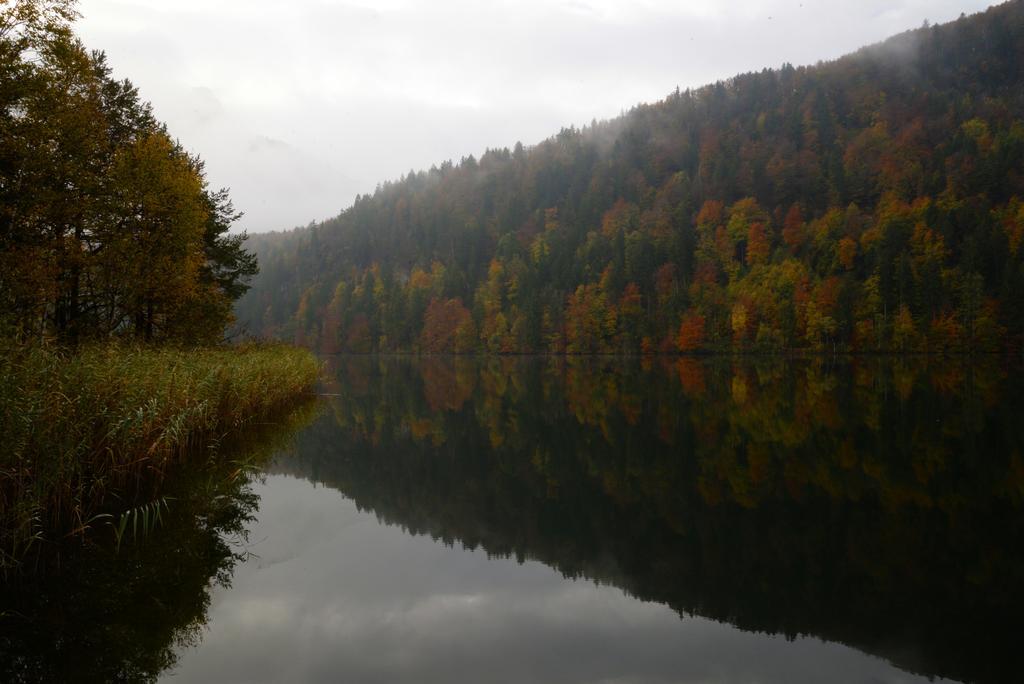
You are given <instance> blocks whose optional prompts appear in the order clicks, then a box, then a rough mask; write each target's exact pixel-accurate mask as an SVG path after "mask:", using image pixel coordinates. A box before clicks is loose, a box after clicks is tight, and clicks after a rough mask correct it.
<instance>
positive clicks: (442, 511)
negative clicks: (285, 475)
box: [278, 356, 1024, 682]
mask: <svg viewBox="0 0 1024 684" xmlns="http://www.w3.org/2000/svg"><path fill="white" fill-rule="evenodd" d="M984 360H985V361H986V362H988V363H985V364H976V363H967V362H961V361H959V360H954V361H950V360H944V361H941V362H936V361H932V362H926V361H922V359H921V358H920V357H915V358H913V359H910V360H896V361H893V360H891V359H888V358H882V359H879V358H875V357H856V358H855V359H853V360H847V361H843V362H841V363H837V364H836V363H825V362H822V361H820V360H812V361H806V362H802V361H793V362H787V363H782V362H772V361H762V362H758V363H749V362H747V361H737V362H735V363H734V362H730V361H724V362H723V361H720V360H710V361H709V360H702V359H694V358H690V357H680V358H676V359H669V358H667V357H666V358H662V359H657V360H655V359H645V360H644V362H643V363H640V362H639V361H635V360H629V361H626V362H621V361H611V360H608V359H593V360H592V359H569V360H568V361H565V360H561V359H551V360H544V359H519V358H500V359H489V360H487V361H486V362H479V361H478V360H476V359H470V358H464V357H457V358H454V359H452V358H439V357H430V358H425V359H421V360H415V359H408V358H390V359H387V358H381V359H377V358H374V357H359V356H348V357H338V358H337V363H336V365H335V367H334V368H333V369H332V373H333V377H334V378H336V382H335V384H334V385H333V386H332V387H331V388H330V389H329V391H330V392H335V393H337V396H336V397H333V398H331V399H330V400H329V410H327V411H325V412H324V414H323V415H322V416H321V418H320V419H319V420H318V421H317V423H315V424H314V425H313V426H311V427H310V428H309V429H308V430H306V431H304V432H303V433H302V434H301V435H299V436H298V438H297V440H296V447H295V449H296V454H295V455H294V457H293V458H290V459H283V460H281V461H279V465H278V467H279V469H281V470H283V471H285V472H292V473H296V474H300V475H302V476H304V477H307V478H309V479H311V480H313V481H314V482H321V483H324V484H327V485H329V486H331V487H334V488H336V489H338V490H339V491H340V492H341V493H342V494H344V495H345V496H346V497H350V498H352V499H353V500H354V501H355V502H356V503H357V504H358V505H359V506H360V507H362V508H365V509H368V510H371V511H373V512H374V513H375V514H376V515H377V516H379V518H380V519H382V520H383V521H385V522H388V523H390V524H396V525H400V526H401V527H403V528H405V529H407V530H409V531H410V532H412V533H415V534H427V535H430V536H431V537H433V538H434V539H439V540H443V541H444V542H446V543H449V544H455V543H458V544H461V545H464V546H466V547H468V548H482V549H484V550H486V551H487V552H488V553H490V554H495V555H498V556H514V557H517V558H519V559H521V560H522V559H533V560H539V561H541V562H544V563H546V564H547V565H549V566H551V567H554V568H556V569H558V570H559V571H561V572H562V573H563V574H565V575H566V576H569V577H585V578H589V579H593V580H595V581H600V582H604V583H609V584H612V585H614V586H617V587H620V588H622V589H623V590H625V591H627V592H628V593H630V594H632V595H634V596H636V597H639V598H641V599H644V600H651V601H658V602H662V603H665V604H667V605H669V606H671V607H672V608H673V609H675V610H676V611H679V612H680V613H681V614H697V615H701V616H705V617H709V618H713V619H716V620H722V621H725V622H728V623H730V624H734V625H736V626H738V627H740V628H743V629H747V630H755V631H764V632H768V633H782V634H786V635H789V636H795V635H802V634H807V635H813V636H817V637H819V638H822V639H827V640H830V641H838V642H842V643H845V644H848V645H851V646H854V647H856V648H859V649H861V650H864V651H867V652H869V653H874V654H877V655H879V656H882V657H885V658H887V659H889V660H891V661H892V662H893V663H894V664H896V665H897V666H899V667H901V668H904V669H908V670H913V671H916V672H920V673H923V674H927V675H932V676H945V677H951V678H954V679H957V680H963V681H978V682H1002V681H1010V680H1013V679H1014V678H1015V677H1016V673H1017V672H1019V671H1020V667H1021V663H1022V658H1021V653H1020V649H1019V646H1018V644H1019V643H1020V640H1021V638H1022V636H1024V635H1022V628H1021V625H1020V621H1019V615H1020V611H1021V609H1022V607H1024V585H1022V584H1021V582H1020V577H1021V574H1022V572H1024V551H1022V550H1024V508H1022V504H1024V432H1022V430H1021V427H1020V420H1019V416H1020V415H1021V412H1022V410H1024V406H1021V399H1020V393H1019V391H1018V388H1019V387H1020V380H1021V375H1020V370H1019V369H1018V370H1014V369H1006V368H1003V367H1000V366H999V365H998V364H997V363H995V360H994V359H992V358H985V359H984ZM939 416H941V417H942V418H941V420H940V419H938V417H939Z"/></svg>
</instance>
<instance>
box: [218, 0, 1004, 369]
mask: <svg viewBox="0 0 1024 684" xmlns="http://www.w3.org/2000/svg"><path fill="white" fill-rule="evenodd" d="M1022 65H1024V3H1021V2H1011V3H1007V4H1004V5H1001V6H999V7H995V8H992V9H990V10H988V11H987V12H985V13H983V14H979V15H975V16H972V17H961V19H960V20H958V21H955V22H953V23H951V24H947V25H942V26H933V27H928V26H925V27H922V28H921V29H919V30H915V31H911V32H908V33H905V34H901V35H899V36H896V37H894V38H892V39H890V40H888V41H886V42H884V43H881V44H879V45H876V46H872V47H869V48H865V49H862V50H860V51H858V52H856V53H854V54H852V55H849V56H847V57H845V58H842V59H839V60H837V61H834V62H831V63H824V64H819V65H816V66H812V67H799V68H795V67H792V66H790V65H784V66H783V67H782V68H781V69H778V70H767V69H766V70H764V71H761V72H758V73H749V74H743V75H740V76H736V77H735V78H732V79H730V80H728V81H725V82H719V83H715V84H713V85H709V86H706V87H703V88H700V89H698V90H687V91H676V92H674V93H672V94H671V95H669V96H668V97H667V98H666V99H664V100H663V101H661V102H658V103H655V104H651V105H641V106H637V107H635V108H634V109H632V110H631V111H629V112H628V113H627V114H625V115H624V116H622V117H620V118H617V119H614V120H611V121H606V122H594V123H593V124H592V125H590V126H586V127H584V128H583V129H577V128H567V129H564V130H562V131H561V132H559V133H558V134H557V135H555V136H554V137H552V138H550V139H548V140H545V141H544V142H542V143H540V144H538V145H536V146H534V147H531V148H524V147H523V146H522V145H519V144H517V145H516V146H515V147H514V148H513V149H511V150H509V149H498V150H488V151H487V152H485V153H484V154H483V156H482V157H481V158H480V159H476V158H474V157H472V156H470V157H467V158H464V159H462V160H461V161H460V162H459V163H458V164H453V163H450V162H446V163H444V164H442V165H441V166H440V167H435V168H431V169H430V170H429V171H426V172H410V173H409V174H408V175H406V176H404V177H403V178H402V179H401V180H399V181H397V182H389V183H385V184H383V185H381V186H380V187H378V189H377V191H376V192H375V193H373V194H372V195H368V196H364V197H359V198H357V200H356V202H355V203H354V205H353V206H352V207H351V208H349V209H347V210H346V211H344V212H342V213H341V215H339V216H338V217H336V218H334V219H331V220H328V221H324V222H323V223H320V224H316V225H311V226H309V227H306V228H303V229H298V230H294V231H291V232H286V233H272V234H266V235H258V236H253V237H252V238H250V241H249V243H248V244H249V245H250V246H251V247H252V248H253V249H254V250H255V251H256V252H257V253H258V254H259V255H260V261H261V264H262V268H263V273H262V275H261V276H260V277H259V278H258V279H257V280H256V281H255V282H254V287H253V290H252V291H251V292H250V293H249V294H248V295H247V296H246V297H245V298H243V299H242V300H241V302H240V303H239V306H238V314H239V318H240V321H241V322H242V323H243V324H244V325H246V326H247V328H248V330H249V331H250V332H251V333H254V334H260V335H267V336H271V337H278V338H283V339H288V340H292V341H295V342H298V343H299V344H304V345H307V346H310V347H313V348H316V349H319V350H322V351H326V352H334V351H349V352H370V351H388V350H424V351H435V352H436V351H449V352H450V351H455V352H461V351H488V352H498V353H501V352H556V353H593V352H650V351H659V350H660V351H677V350H683V351H689V350H716V349H717V350H725V349H730V350H731V349H736V350H755V349H756V350H781V349H829V350H832V349H849V350H857V351H873V350H893V351H900V350H902V351H909V350H925V351H962V350H997V349H1002V348H1005V347H1006V346H1007V345H1019V344H1020V340H1021V335H1022V332H1024V254H1022V250H1021V243H1022V241H1024V202H1022V197H1024V82H1022V73H1021V69H1022Z"/></svg>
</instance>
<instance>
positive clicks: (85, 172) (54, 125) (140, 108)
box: [0, 0, 319, 576]
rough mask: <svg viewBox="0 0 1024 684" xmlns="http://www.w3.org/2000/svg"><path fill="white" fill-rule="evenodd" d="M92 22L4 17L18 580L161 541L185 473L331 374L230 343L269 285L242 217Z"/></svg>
mask: <svg viewBox="0 0 1024 684" xmlns="http://www.w3.org/2000/svg"><path fill="white" fill-rule="evenodd" d="M77 18H78V12H77V10H76V3H75V1H74V0H14V1H13V2H9V3H4V4H3V5H2V8H0V82H2V83H3V87H2V88H0V435H2V438H3V440H4V441H3V444H2V445H0V575H3V576H7V575H9V574H11V573H12V572H15V571H22V570H25V569H26V568H27V567H29V566H30V565H31V566H33V567H34V568H35V570H36V571H38V570H39V568H40V567H43V566H45V565H46V564H47V563H48V562H49V558H50V553H49V551H58V552H59V549H60V548H62V547H61V543H63V542H67V541H69V540H83V539H85V538H86V537H88V536H90V532H94V531H96V530H98V529H99V528H104V529H108V528H113V532H114V537H115V538H116V546H117V547H120V542H121V540H122V538H123V537H124V536H125V535H126V534H127V536H128V537H129V538H134V537H135V533H136V529H137V528H138V527H139V524H140V522H141V523H142V527H143V529H146V528H150V527H153V523H154V520H159V518H160V516H161V515H162V514H163V513H165V512H166V511H167V509H168V507H169V504H168V501H169V499H168V498H167V496H166V492H167V491H169V490H174V488H175V487H177V486H179V485H180V483H181V482H182V481H186V482H187V481H188V478H187V477H183V475H185V474H182V473H180V472H177V473H176V474H175V477H174V479H175V482H170V481H169V480H170V474H171V471H180V470H181V468H180V467H181V466H184V465H186V464H188V466H189V468H192V467H200V466H203V465H204V463H203V459H207V460H210V459H214V460H215V461H216V465H218V466H223V465H225V464H227V463H228V461H226V460H224V459H229V458H231V457H230V456H229V455H227V454H226V453H225V452H224V447H225V446H226V445H227V444H228V442H226V441H225V438H226V437H228V436H230V442H231V443H234V442H237V441H238V440H239V439H241V438H243V437H244V434H243V433H245V432H247V431H249V430H250V429H251V428H253V427H256V426H257V424H258V421H260V420H261V419H265V418H267V417H269V416H271V415H275V414H276V413H277V412H278V411H282V410H284V409H287V408H289V407H291V406H293V405H294V404H295V403H296V402H297V401H298V400H299V399H300V398H301V396H302V395H303V394H308V393H309V391H310V390H311V388H312V387H313V385H314V384H315V382H316V380H317V377H318V373H319V363H318V361H317V360H316V359H315V357H314V356H313V355H312V354H310V353H309V352H307V351H302V350H299V349H293V348H288V347H285V346H255V345H250V346H235V347H230V346H225V345H224V341H225V329H226V328H227V327H228V326H229V325H230V324H231V323H232V321H233V320H234V316H233V313H232V311H233V306H234V303H235V302H236V301H237V300H238V298H239V297H241V296H242V294H244V293H245V291H246V290H247V289H248V288H249V284H248V283H249V280H250V279H251V278H252V276H253V275H254V274H255V273H256V272H257V270H258V266H257V262H256V257H255V256H254V255H253V254H251V253H250V252H248V251H247V250H246V249H244V247H243V243H244V242H245V239H246V235H245V233H244V232H239V231H232V225H233V224H234V223H235V222H236V221H237V220H238V219H239V218H240V217H241V214H240V213H239V212H237V211H236V210H235V209H234V207H233V205H232V203H231V199H230V197H229V194H228V190H227V189H219V190H218V189H214V188H211V187H210V186H209V184H208V182H207V178H206V174H205V169H204V163H203V161H202V159H201V158H200V157H199V156H198V155H197V154H195V153H193V152H191V151H189V150H187V149H186V148H185V147H184V146H183V145H182V144H181V143H180V142H179V141H178V140H177V139H176V138H175V137H174V136H173V135H172V134H171V133H170V132H169V131H168V130H167V127H166V126H165V125H164V124H163V123H161V122H160V121H159V120H158V119H157V118H156V116H155V115H154V113H153V110H152V107H151V106H150V104H149V103H148V102H146V101H145V100H143V99H142V98H141V96H140V94H139V92H138V89H137V88H136V87H135V86H134V85H133V84H132V83H131V82H130V81H128V80H119V79H117V78H115V77H114V75H113V72H112V70H111V68H110V66H109V65H108V64H107V60H106V57H105V56H104V54H103V53H102V52H100V51H90V50H89V49H87V48H86V46H85V45H83V44H82V42H81V41H80V40H79V39H78V38H77V37H76V35H75V33H74V31H73V30H72V25H73V23H74V22H75V20H76V19H77ZM206 465H209V464H208V463H207V464H206ZM186 474H188V473H186ZM165 480H167V481H165ZM32 560H35V561H36V562H35V563H34V564H33V563H31V561H32ZM58 560H59V553H58Z"/></svg>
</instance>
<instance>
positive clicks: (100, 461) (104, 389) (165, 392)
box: [0, 346, 319, 568]
mask: <svg viewBox="0 0 1024 684" xmlns="http://www.w3.org/2000/svg"><path fill="white" fill-rule="evenodd" d="M318 373H319V364H318V362H317V361H316V360H315V359H314V358H313V357H312V355H310V354H309V353H308V352H305V351H300V350H296V349H290V348H286V347H279V346H268V347H242V348H233V349H208V350H195V351H177V350H171V349H163V350H156V349H135V348H131V347H121V346H105V347H85V348H83V349H82V350H81V351H79V352H78V353H76V354H74V355H68V354H64V353H58V352H53V351H49V350H47V349H40V348H11V347H8V348H5V349H3V350H2V353H0V434H3V435H4V440H5V444H4V450H3V453H2V455H0V568H7V567H9V566H11V565H15V564H17V562H18V561H19V560H20V559H21V558H22V557H23V556H25V554H26V553H27V552H29V551H30V550H32V548H33V547H35V546H37V545H40V544H48V543H50V542H53V541H55V540H58V539H60V538H61V537H62V536H81V535H84V534H85V533H86V532H87V531H89V530H90V529H91V528H94V527H97V526H99V525H100V524H105V523H106V521H107V519H108V518H109V514H112V513H116V514H117V516H120V515H121V514H122V513H123V512H124V511H127V510H130V509H134V508H137V507H141V506H146V505H148V504H150V503H151V502H153V501H154V500H156V499H157V498H158V497H160V496H161V490H162V489H163V487H164V476H165V475H166V474H167V473H168V471H169V470H171V469H172V468H174V467H175V466H176V465H177V464H180V463H183V462H185V461H188V460H189V459H195V458H199V457H201V455H202V450H203V448H204V447H209V446H211V445H214V446H215V445H216V444H218V443H219V441H220V440H221V439H222V438H223V437H224V435H225V434H227V433H232V432H237V431H238V430H240V429H241V428H242V427H243V426H246V425H249V424H251V423H252V422H253V421H255V420H257V419H259V418H260V417H262V416H266V415H268V414H269V413H270V412H271V411H273V410H275V409H277V408H280V407H282V406H285V405H288V404H290V403H291V402H294V401H295V399H296V397H298V396H300V395H301V394H303V393H305V392H308V391H309V390H310V388H311V386H312V385H313V383H314V382H315V381H316V379H317V375H318ZM136 524H137V523H136ZM122 532H123V530H122Z"/></svg>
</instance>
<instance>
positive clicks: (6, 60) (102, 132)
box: [0, 0, 256, 344]
mask: <svg viewBox="0 0 1024 684" xmlns="http://www.w3.org/2000/svg"><path fill="white" fill-rule="evenodd" d="M74 6H75V3H74V2H73V1H71V0H12V1H5V2H3V3H2V4H0V334H2V335H3V337H9V338H15V339H19V340H22V341H33V340H42V339H53V340H56V341H58V342H61V343H72V344H73V343H77V342H79V341H82V340H87V339H98V338H107V337H110V336H115V335H116V336H131V337H136V338H139V339H144V340H147V341H160V340H179V341H183V342H188V343H201V342H216V341H219V340H220V339H221V338H222V335H223V331H224V329H225V326H226V325H227V324H228V323H229V322H230V321H231V320H232V313H231V308H232V304H233V301H234V300H235V299H237V298H238V297H239V296H240V295H241V294H242V293H243V292H244V291H245V290H246V289H247V285H246V284H245V283H246V280H247V279H248V278H249V277H250V276H252V275H253V274H254V273H255V272H256V261H255V258H254V257H253V256H252V255H250V254H249V253H247V252H246V251H245V250H244V249H243V248H242V241H243V240H244V235H231V234H228V229H229V227H230V225H231V224H232V222H233V221H235V220H236V219H237V218H238V214H237V213H236V212H235V211H234V209H233V207H232V205H231V201H230V199H229V197H228V194H227V191H225V190H220V191H213V190H211V189H210V188H209V187H208V186H207V183H206V179H205V176H204V171H203V162H202V161H201V160H200V159H199V158H198V157H196V156H194V155H191V154H189V153H188V152H186V151H185V150H184V149H183V148H182V146H181V145H180V144H179V143H178V142H177V141H176V140H174V139H172V138H171V136H170V135H169V133H168V132H167V130H166V128H165V126H164V125H163V124H161V123H160V122H158V121H157V120H156V119H155V117H154V116H153V112H152V111H151V108H150V106H149V104H148V103H146V102H144V101H143V100H141V99H140V97H139V93H138V91H137V89H136V88H135V87H134V86H133V85H132V84H131V82H129V81H127V80H116V79H115V78H114V77H113V75H112V73H111V69H110V67H109V66H108V65H107V63H106V59H105V57H104V55H103V53H102V52H89V51H88V50H86V48H85V47H84V46H83V45H82V43H81V42H80V41H79V40H78V39H77V38H75V36H74V34H73V32H72V29H71V24H72V23H73V21H74V19H75V18H76V16H77V15H76V13H75V9H74Z"/></svg>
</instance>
